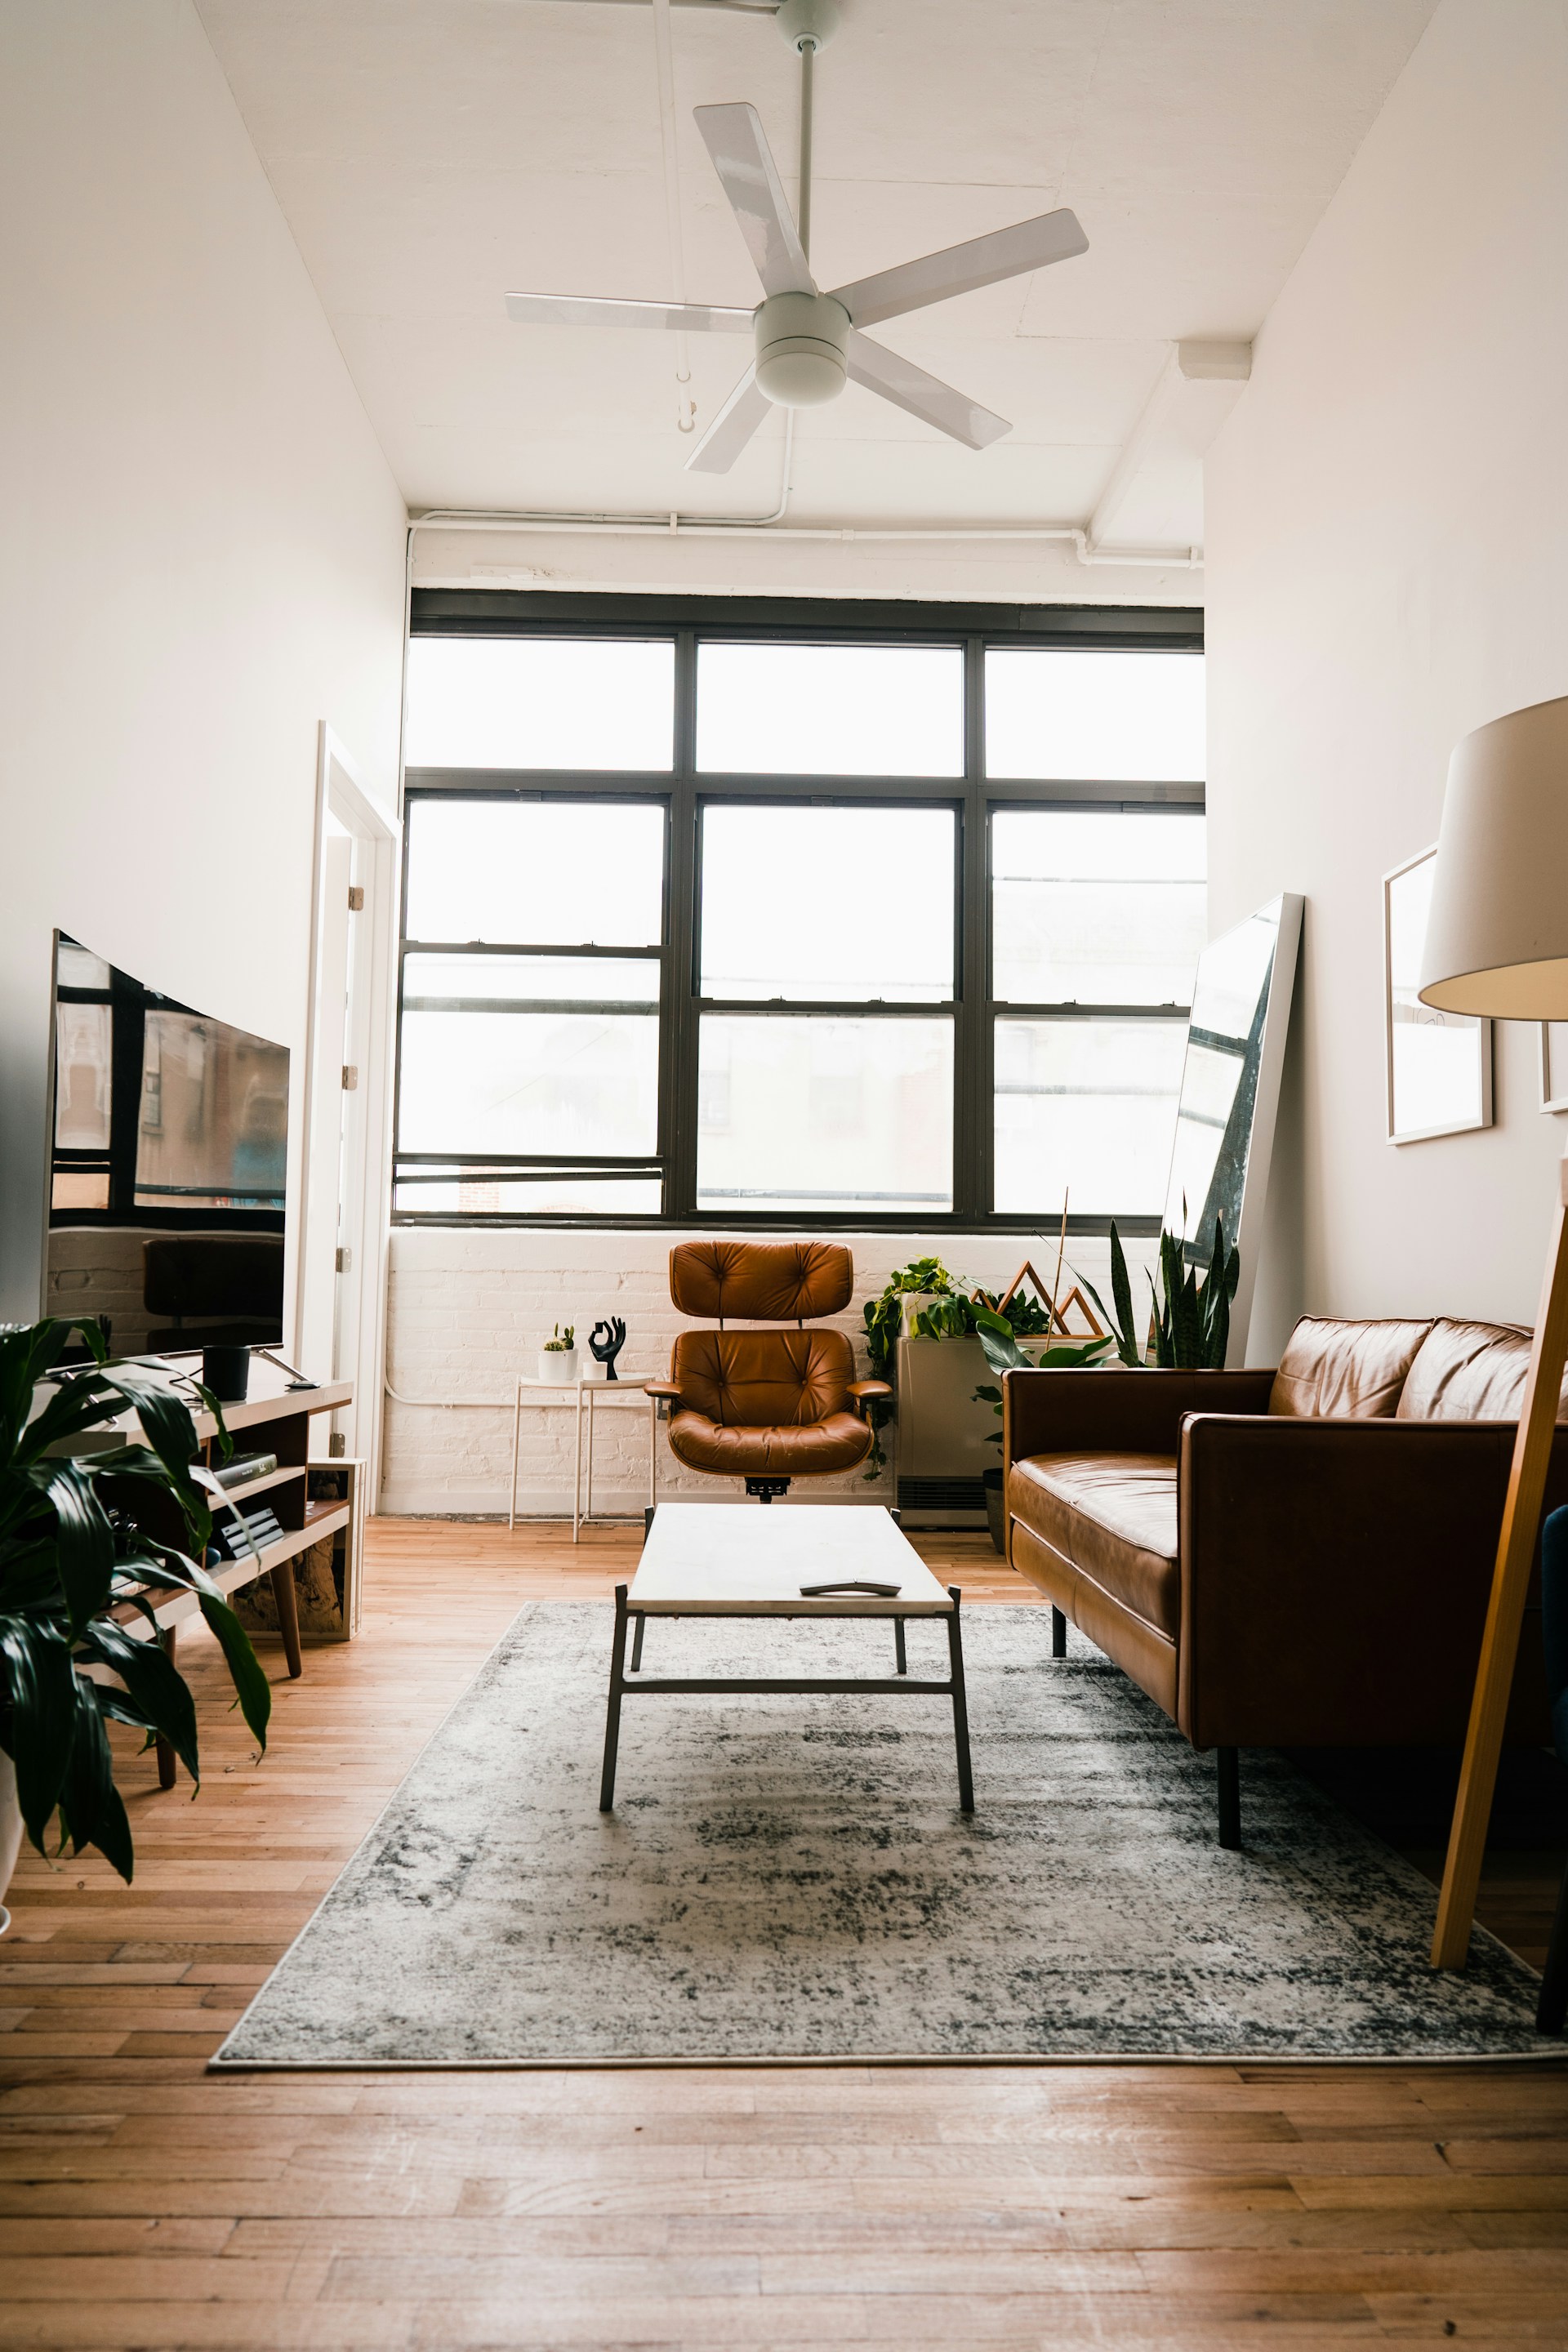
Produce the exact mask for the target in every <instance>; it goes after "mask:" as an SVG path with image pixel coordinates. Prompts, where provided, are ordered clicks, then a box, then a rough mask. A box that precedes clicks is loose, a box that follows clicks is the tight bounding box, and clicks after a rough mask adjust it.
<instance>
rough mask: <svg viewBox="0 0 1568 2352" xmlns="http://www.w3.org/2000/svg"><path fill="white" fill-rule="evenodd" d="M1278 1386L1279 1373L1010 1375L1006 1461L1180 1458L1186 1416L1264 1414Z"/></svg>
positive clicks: (1005, 1384) (1005, 1389)
mask: <svg viewBox="0 0 1568 2352" xmlns="http://www.w3.org/2000/svg"><path fill="white" fill-rule="evenodd" d="M1273 1385H1274V1374H1273V1372H1272V1370H1268V1371H1243V1372H1163V1371H1153V1370H1150V1371H1134V1370H1132V1369H1131V1367H1130V1366H1128V1367H1122V1366H1115V1365H1112V1366H1108V1367H1106V1368H1105V1369H1104V1370H1096V1371H1082V1372H1078V1371H1066V1370H1064V1371H1057V1372H1050V1371H1028V1372H1025V1371H1012V1372H1004V1373H1003V1375H1002V1458H1003V1461H1004V1463H1013V1462H1019V1461H1024V1460H1026V1459H1027V1457H1028V1456H1029V1455H1030V1454H1174V1453H1175V1451H1176V1447H1177V1444H1178V1443H1179V1441H1180V1438H1181V1430H1182V1416H1183V1414H1184V1413H1189V1412H1247V1413H1261V1412H1265V1411H1266V1410H1267V1407H1268V1395H1269V1391H1270V1390H1271V1389H1272V1388H1273Z"/></svg>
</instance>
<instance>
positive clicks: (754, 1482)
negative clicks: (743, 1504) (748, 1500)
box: [746, 1478, 789, 1503]
mask: <svg viewBox="0 0 1568 2352" xmlns="http://www.w3.org/2000/svg"><path fill="white" fill-rule="evenodd" d="M746 1492H747V1494H748V1495H754V1496H756V1498H757V1500H758V1502H759V1503H771V1502H772V1501H773V1496H775V1495H787V1494H788V1493H789V1480H788V1479H787V1478H748V1479H747V1481H746Z"/></svg>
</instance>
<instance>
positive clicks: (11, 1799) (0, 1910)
mask: <svg viewBox="0 0 1568 2352" xmlns="http://www.w3.org/2000/svg"><path fill="white" fill-rule="evenodd" d="M21 1851H22V1808H21V1806H20V1805H19V1804H18V1803H17V1801H16V1766H15V1764H13V1763H12V1761H11V1759H10V1758H9V1757H8V1756H6V1755H5V1754H4V1753H0V1895H4V1894H5V1889H6V1888H7V1887H8V1886H9V1885H10V1884H11V1873H12V1872H13V1871H14V1870H15V1869H16V1856H17V1855H18V1854H19V1853H21ZM10 1925H11V1914H10V1913H9V1911H7V1910H6V1908H5V1904H4V1903H3V1902H0V1936H3V1935H4V1934H5V1930H6V1928H7V1927H9V1926H10Z"/></svg>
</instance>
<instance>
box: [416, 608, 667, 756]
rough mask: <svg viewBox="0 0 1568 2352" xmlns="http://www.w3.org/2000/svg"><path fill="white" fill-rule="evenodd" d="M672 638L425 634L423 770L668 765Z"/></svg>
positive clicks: (419, 717) (419, 652)
mask: <svg viewBox="0 0 1568 2352" xmlns="http://www.w3.org/2000/svg"><path fill="white" fill-rule="evenodd" d="M674 743H675V647H674V645H673V644H672V643H668V642H667V643H664V644H658V643H655V644H651V645H645V644H639V643H637V642H636V641H635V640H630V639H626V638H617V639H605V638H601V639H593V640H587V641H583V640H579V639H574V638H563V637H415V638H413V639H412V640H411V641H410V644H409V647H408V743H407V754H406V756H407V761H408V765H409V766H410V767H411V768H640V769H650V768H668V766H669V764H670V761H671V759H672V757H673V753H674Z"/></svg>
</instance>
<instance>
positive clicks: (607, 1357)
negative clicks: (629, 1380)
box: [588, 1315, 626, 1381]
mask: <svg viewBox="0 0 1568 2352" xmlns="http://www.w3.org/2000/svg"><path fill="white" fill-rule="evenodd" d="M601 1331H602V1332H603V1333H604V1334H605V1336H604V1338H603V1339H600V1337H599V1334H600V1332H601ZM625 1346H626V1325H625V1324H624V1323H623V1322H622V1320H621V1318H620V1317H619V1316H618V1315H612V1316H611V1318H610V1319H609V1321H608V1322H607V1323H595V1326H594V1328H593V1330H592V1331H591V1332H590V1333H589V1335H588V1348H589V1351H590V1353H591V1354H592V1356H593V1358H594V1360H595V1363H600V1364H603V1366H604V1367H605V1379H606V1380H607V1381H613V1380H614V1379H615V1378H616V1357H617V1356H618V1355H619V1354H620V1352H621V1349H623V1348H624V1347H625Z"/></svg>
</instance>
